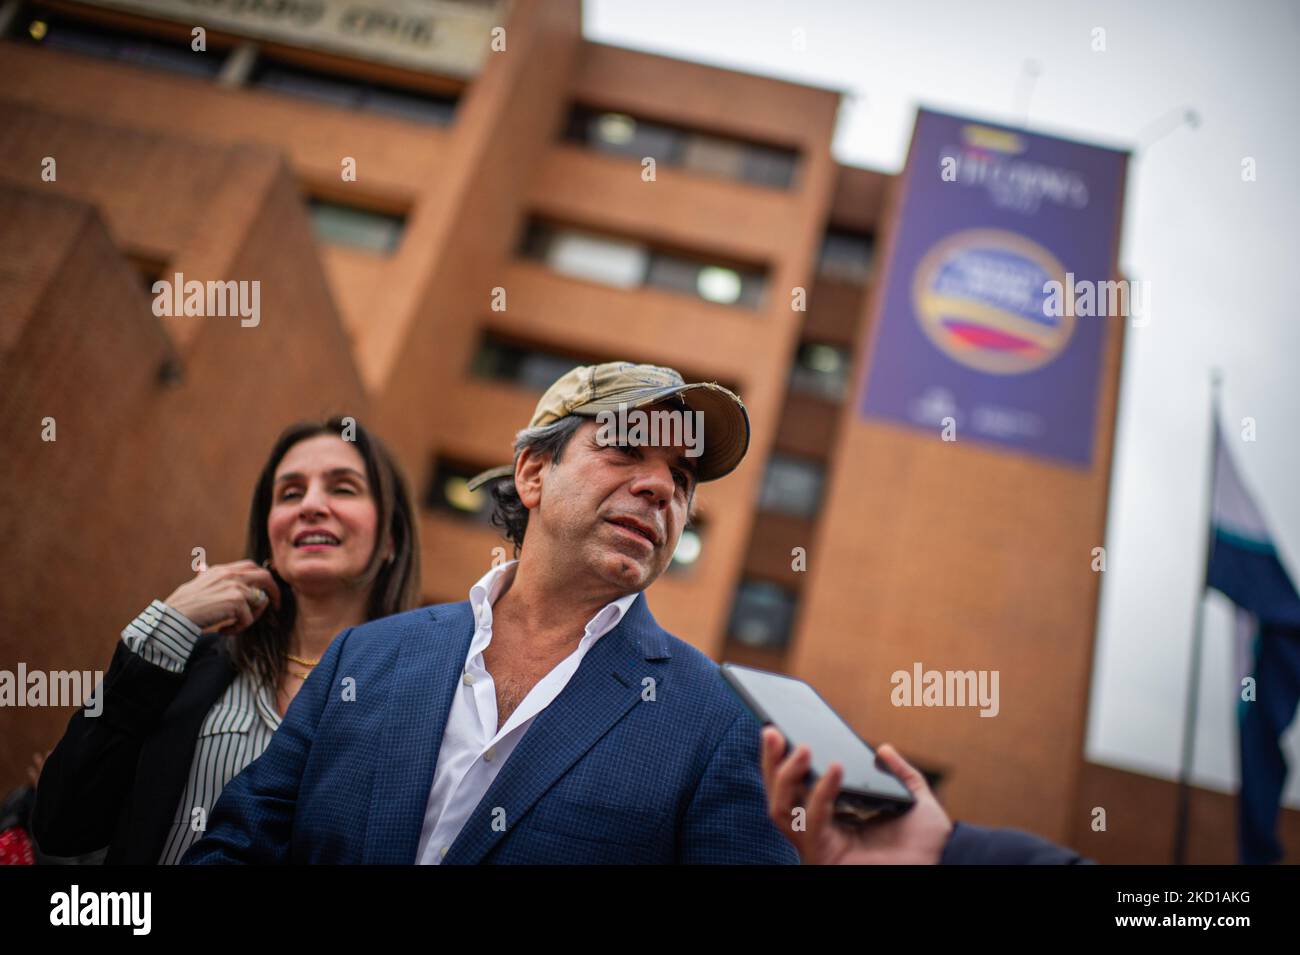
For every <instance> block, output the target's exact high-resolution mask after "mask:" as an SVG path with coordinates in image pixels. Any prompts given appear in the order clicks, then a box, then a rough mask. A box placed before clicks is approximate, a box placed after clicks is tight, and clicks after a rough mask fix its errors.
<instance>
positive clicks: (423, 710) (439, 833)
mask: <svg viewBox="0 0 1300 955" xmlns="http://www.w3.org/2000/svg"><path fill="white" fill-rule="evenodd" d="M748 446H749V418H748V414H747V413H746V411H745V406H744V404H743V403H742V402H741V400H740V399H739V398H738V397H737V396H736V395H734V394H732V393H731V392H730V391H728V390H727V389H725V388H723V387H721V386H719V385H717V384H715V383H708V382H699V383H687V382H685V381H683V379H682V377H681V375H679V374H678V373H677V372H675V371H673V370H672V369H669V368H659V367H656V366H652V365H634V364H629V363H626V362H612V363H608V364H603V365H595V366H589V367H582V368H575V369H573V370H572V371H570V372H569V373H568V374H566V375H564V376H563V377H561V378H560V379H559V380H558V381H557V382H555V384H553V385H552V386H551V387H550V389H548V390H547V392H546V394H544V395H543V396H542V399H541V401H539V402H538V405H537V409H536V411H535V412H534V413H533V417H532V420H531V421H530V422H529V424H528V427H527V428H525V429H524V430H522V431H520V432H519V434H518V435H517V438H516V441H515V454H514V462H513V464H511V465H506V466H503V467H500V468H495V469H493V470H491V471H488V472H485V473H484V474H481V475H479V476H478V477H477V478H475V479H474V481H473V482H471V484H472V486H473V487H479V486H483V485H490V486H491V491H492V494H493V497H494V500H495V513H494V520H495V521H496V523H497V524H498V525H499V526H501V527H502V528H503V530H504V531H505V534H506V536H507V537H508V538H509V539H510V540H511V541H513V542H514V545H515V553H516V555H517V557H518V559H517V560H514V561H510V562H508V563H505V564H503V565H501V566H498V567H493V568H492V569H491V570H489V571H488V572H487V573H486V574H484V575H483V577H482V578H481V579H480V580H479V581H478V583H476V584H475V585H474V586H473V587H472V588H471V589H470V592H469V599H468V600H465V601H462V602H460V603H456V604H443V605H439V606H435V607H425V608H422V609H420V610H416V611H411V612H409V613H405V614H399V615H397V616H394V617H389V618H386V619H384V620H379V621H374V622H371V623H368V624H365V625H363V626H361V627H356V628H353V629H351V630H347V631H344V632H343V633H342V634H340V635H339V636H338V637H337V638H335V640H334V642H333V643H332V644H331V646H330V649H329V651H328V652H327V653H326V654H325V656H324V657H323V658H322V659H321V662H320V663H319V664H318V665H317V667H316V668H315V670H314V671H313V674H312V676H311V677H310V678H309V679H308V680H307V682H306V684H305V685H304V687H303V688H302V689H301V690H300V691H299V694H298V697H297V698H296V699H295V700H294V703H293V705H292V706H291V707H290V710H289V712H288V713H287V714H286V717H285V722H284V725H283V726H282V728H281V731H280V732H278V733H277V734H276V735H275V737H274V738H273V739H272V742H271V744H270V746H269V747H268V749H267V750H266V752H265V753H264V755H263V756H262V758H261V759H259V760H257V761H256V762H255V763H253V764H252V765H251V766H250V767H249V769H248V770H246V771H245V772H244V773H242V774H241V775H240V776H238V777H236V778H235V779H234V780H233V781H232V782H231V783H230V784H229V785H228V786H227V787H226V789H225V791H224V793H223V795H222V797H221V800H220V802H219V803H218V805H217V806H216V808H215V810H214V812H213V814H212V817H211V819H210V821H209V826H208V833H207V836H206V838H204V839H203V840H201V841H199V842H198V843H196V844H195V846H194V847H192V848H191V850H190V852H189V854H188V855H187V856H186V858H185V860H184V861H186V862H237V861H252V862H397V863H410V862H419V863H434V864H436V863H444V862H445V863H476V862H495V863H566V862H578V863H619V862H635V863H672V862H685V863H691V862H695V863H795V862H797V861H798V856H797V854H796V853H795V851H794V849H793V847H792V846H791V845H790V844H789V843H787V842H786V840H785V839H783V838H782V835H781V833H780V832H779V831H778V829H777V828H776V826H775V825H774V824H773V822H772V820H771V819H770V818H769V817H768V807H767V799H766V794H765V791H764V788H763V779H762V775H761V772H760V754H759V729H760V728H759V725H758V722H757V721H756V720H755V719H754V717H753V716H752V715H751V714H750V713H749V711H748V710H747V709H746V708H745V707H744V706H743V705H742V704H741V703H740V701H739V699H738V697H737V696H736V695H735V694H734V693H732V692H731V691H730V690H729V689H728V688H727V686H726V685H725V683H724V682H723V681H722V679H721V678H720V677H719V675H718V668H717V665H716V664H715V663H714V662H713V661H711V660H710V659H709V658H708V657H706V656H704V654H702V653H700V652H699V651H698V650H696V649H695V648H694V647H692V646H691V645H690V644H688V643H686V642H684V641H682V640H680V639H678V638H677V637H675V636H673V635H672V634H669V633H668V632H666V631H665V630H663V628H661V627H660V626H659V625H658V624H657V623H656V622H655V620H654V618H653V617H652V616H651V614H650V609H649V607H648V606H647V605H646V600H645V596H644V595H643V593H642V591H644V590H645V588H647V587H649V586H650V584H652V583H653V582H654V581H655V580H656V579H657V578H658V577H659V575H660V574H661V573H663V571H664V569H665V568H666V567H667V566H668V563H669V561H670V560H671V559H672V556H673V551H674V549H675V548H676V546H677V541H678V537H679V536H680V534H681V531H682V527H683V526H684V525H685V523H686V522H687V520H688V517H689V514H690V510H691V506H692V502H693V499H694V493H695V487H696V485H697V484H698V483H699V482H701V481H713V480H716V479H718V478H720V477H722V476H724V475H726V474H728V473H730V472H731V471H732V470H734V469H735V468H736V466H737V465H739V463H740V461H741V459H742V458H743V457H744V455H745V451H746V449H747V448H748Z"/></svg>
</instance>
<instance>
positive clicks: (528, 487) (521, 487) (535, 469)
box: [515, 448, 550, 511]
mask: <svg viewBox="0 0 1300 955" xmlns="http://www.w3.org/2000/svg"><path fill="white" fill-rule="evenodd" d="M549 461H550V458H549V457H547V456H546V455H544V454H538V453H537V452H535V451H534V450H533V449H532V448H524V449H523V450H522V451H520V452H519V458H518V459H517V460H516V461H515V490H516V491H517V492H518V493H519V500H520V502H521V503H522V504H523V505H524V507H526V508H528V509H529V510H530V511H531V510H532V509H533V508H535V507H536V506H537V505H538V504H540V503H541V501H542V473H543V472H544V471H545V470H546V465H547V463H548V462H549Z"/></svg>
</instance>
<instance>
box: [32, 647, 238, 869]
mask: <svg viewBox="0 0 1300 955" xmlns="http://www.w3.org/2000/svg"><path fill="white" fill-rule="evenodd" d="M235 675H236V671H235V666H234V663H233V661H231V659H230V655H229V653H228V652H227V651H226V649H225V643H224V640H223V639H222V638H221V637H219V636H218V635H216V634H205V635H204V636H202V637H200V638H199V640H198V642H197V643H196V644H195V645H194V651H193V653H191V654H190V659H189V662H188V663H187V664H186V666H185V670H184V672H182V673H172V672H170V671H169V670H165V669H163V668H162V667H159V666H155V665H154V664H152V663H149V662H148V661H147V660H144V659H143V658H141V657H140V656H139V655H137V654H135V653H132V652H131V650H130V648H128V647H127V646H126V645H125V644H124V643H122V642H121V641H120V640H119V641H118V644H117V650H116V652H115V653H114V654H113V662H112V663H111V664H110V665H109V668H108V672H107V673H106V674H104V682H103V686H102V687H101V690H100V692H101V693H103V710H102V711H101V712H100V714H99V715H98V716H94V717H89V716H87V715H86V712H85V709H82V710H78V711H77V713H76V714H74V715H73V717H72V719H71V720H70V721H69V723H68V729H67V731H66V732H65V733H64V734H63V738H62V739H61V740H59V744H58V745H57V746H56V747H55V748H54V751H53V752H52V753H50V755H49V757H48V758H47V759H46V760H45V765H44V767H43V769H42V770H41V779H40V783H39V784H38V785H37V788H36V806H35V809H34V811H33V813H32V836H33V838H34V839H35V840H36V842H37V844H38V845H39V846H40V848H41V851H42V852H45V853H47V854H50V855H56V856H72V855H82V854H84V853H87V852H92V851H94V850H96V849H100V848H103V847H104V846H107V847H108V854H107V856H106V857H105V859H104V862H105V864H107V865H115V864H127V865H155V864H157V862H158V857H159V856H161V855H162V851H163V847H164V846H165V845H166V843H167V835H168V833H169V831H170V829H171V824H172V821H173V820H174V819H175V818H176V806H177V804H178V803H179V802H180V800H181V796H182V795H184V792H185V783H186V780H187V778H188V777H189V772H190V764H191V762H193V759H194V748H195V746H196V745H197V742H198V735H199V729H200V727H201V726H202V724H203V718H204V716H206V714H207V712H208V710H210V709H211V708H212V705H213V704H214V703H216V702H217V700H219V699H220V698H221V695H222V694H223V693H225V692H226V689H227V688H228V687H229V686H230V684H231V683H232V682H233V681H234V679H235Z"/></svg>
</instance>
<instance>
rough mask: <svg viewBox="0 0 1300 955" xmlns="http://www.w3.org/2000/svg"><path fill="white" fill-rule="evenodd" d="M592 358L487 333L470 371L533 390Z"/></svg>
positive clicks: (545, 385)
mask: <svg viewBox="0 0 1300 955" xmlns="http://www.w3.org/2000/svg"><path fill="white" fill-rule="evenodd" d="M585 364H589V362H587V361H585V360H583V359H581V358H577V357H575V356H573V355H566V354H562V353H560V352H551V351H543V350H540V349H535V348H527V347H525V346H523V345H515V344H512V343H510V342H505V341H500V340H498V339H496V338H493V337H491V336H487V337H485V338H484V339H483V341H482V342H481V343H480V344H479V347H478V351H476V352H475V353H474V358H473V360H472V361H471V362H470V373H471V374H474V375H476V376H478V377H480V378H496V379H498V380H501V381H510V382H513V383H515V384H517V385H520V386H521V387H524V388H527V389H529V390H530V391H545V390H546V389H547V388H549V387H551V385H552V384H554V383H555V380H556V379H557V378H559V377H560V376H561V375H563V374H565V373H566V372H569V371H572V370H573V369H574V368H577V367H578V366H579V365H585Z"/></svg>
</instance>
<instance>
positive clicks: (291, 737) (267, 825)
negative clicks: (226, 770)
mask: <svg viewBox="0 0 1300 955" xmlns="http://www.w3.org/2000/svg"><path fill="white" fill-rule="evenodd" d="M351 632H352V631H351V629H348V630H344V631H343V632H342V633H341V634H339V635H338V636H337V637H335V638H334V641H333V642H332V643H331V644H330V645H329V649H328V650H326V651H325V655H324V656H323V657H321V660H320V663H319V664H317V666H316V668H315V669H314V670H313V671H312V674H311V676H309V677H308V678H307V681H306V682H305V683H304V684H303V686H302V689H301V690H299V691H298V694H297V695H296V696H295V697H294V698H293V702H292V703H290V704H289V709H288V711H287V712H286V713H285V714H284V720H283V721H282V722H281V723H280V728H279V729H277V730H276V731H275V734H274V735H273V736H272V737H271V742H270V744H269V745H268V746H267V747H266V750H265V751H264V752H263V753H262V755H261V756H259V757H258V758H257V759H255V760H253V762H252V763H250V764H249V765H248V766H247V767H245V768H244V771H243V772H241V773H239V775H237V776H236V777H235V778H234V779H232V780H231V781H230V782H229V783H228V784H227V785H226V787H225V789H223V790H222V791H221V797H220V798H219V799H218V800H217V804H216V806H214V807H213V810H212V815H211V816H210V817H209V819H208V827H207V831H206V833H205V834H204V836H203V838H201V839H199V840H198V841H197V842H195V843H194V845H192V846H190V848H189V849H188V850H187V851H186V853H185V855H184V856H182V857H181V864H182V865H218V864H223V863H226V864H231V863H244V864H252V865H282V864H285V863H288V862H290V861H291V859H290V849H291V845H290V842H291V838H292V835H293V819H294V811H295V809H296V807H297V801H298V787H299V785H300V783H301V782H302V774H303V769H304V767H305V766H306V764H307V757H308V755H309V754H310V753H311V747H312V742H313V740H314V738H315V735H316V728H317V727H318V726H319V725H320V719H321V714H322V713H324V711H325V705H326V704H327V703H328V702H329V699H330V696H331V694H333V693H336V692H338V688H337V684H338V681H337V679H336V678H335V677H336V674H337V672H338V665H339V657H340V656H341V655H342V653H343V647H344V645H345V644H346V643H347V638H348V635H349V634H350V633H351Z"/></svg>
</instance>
